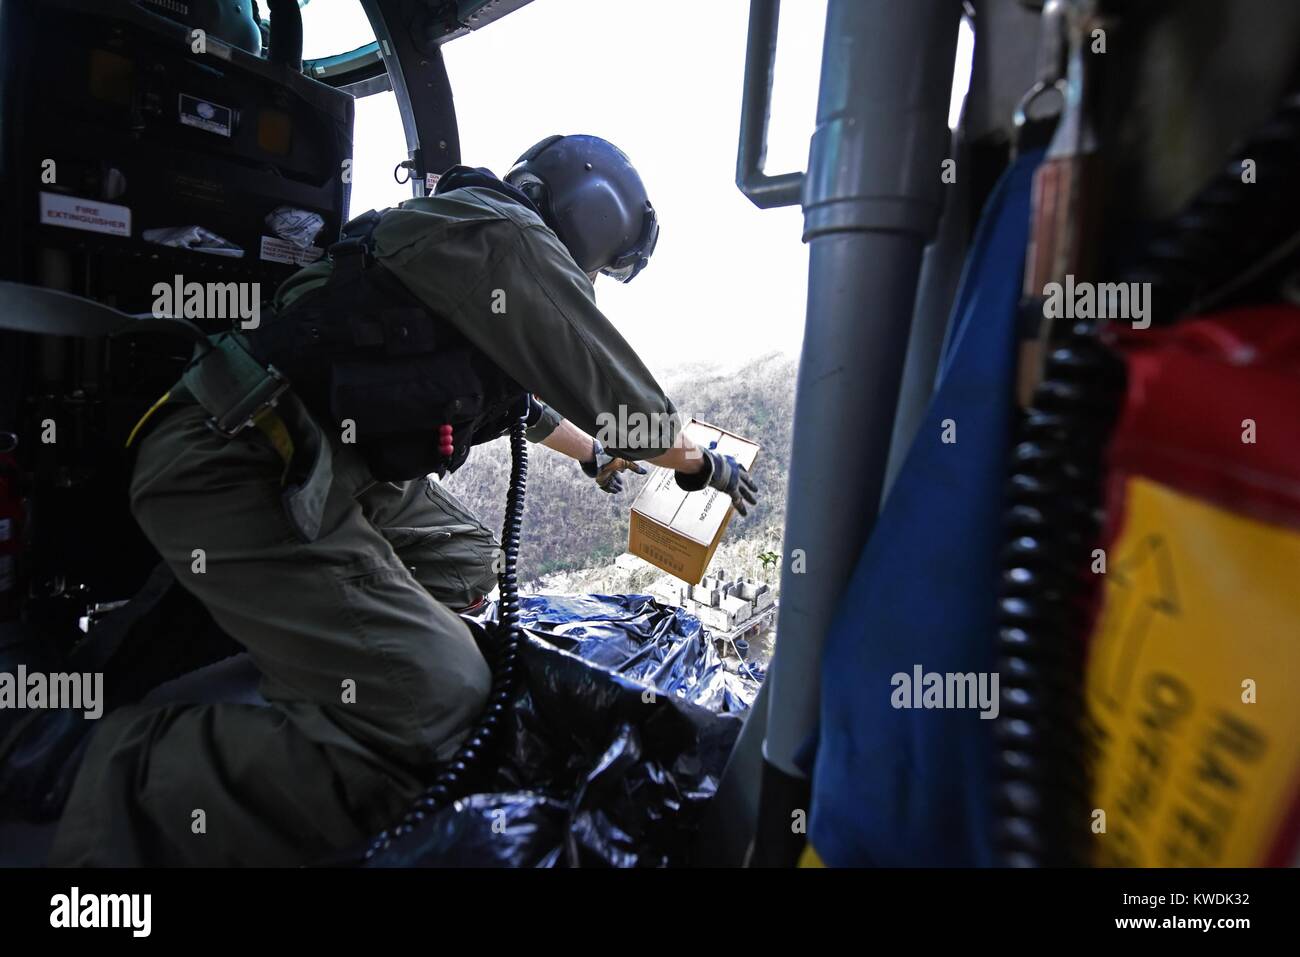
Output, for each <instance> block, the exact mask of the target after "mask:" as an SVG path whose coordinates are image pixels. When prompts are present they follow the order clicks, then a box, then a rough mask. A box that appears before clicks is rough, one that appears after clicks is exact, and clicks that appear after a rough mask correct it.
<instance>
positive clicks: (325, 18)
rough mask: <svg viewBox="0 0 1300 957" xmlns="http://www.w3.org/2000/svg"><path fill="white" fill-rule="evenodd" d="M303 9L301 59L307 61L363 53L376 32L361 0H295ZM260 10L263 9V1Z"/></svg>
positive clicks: (373, 41)
mask: <svg viewBox="0 0 1300 957" xmlns="http://www.w3.org/2000/svg"><path fill="white" fill-rule="evenodd" d="M298 6H299V7H301V8H302V58H303V59H304V60H307V61H311V60H323V59H326V58H332V57H340V56H345V55H346V54H349V53H356V54H358V55H365V54H366V53H367V52H369V49H368V48H372V47H374V46H375V31H374V30H373V29H372V28H371V26H370V20H369V18H368V17H367V16H366V12H365V10H364V9H362V6H361V0H298ZM262 9H263V10H265V9H266V5H265V3H263V4H262Z"/></svg>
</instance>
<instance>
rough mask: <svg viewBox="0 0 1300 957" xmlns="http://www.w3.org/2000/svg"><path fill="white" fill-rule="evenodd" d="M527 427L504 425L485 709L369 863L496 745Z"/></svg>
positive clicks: (453, 791)
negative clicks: (506, 449)
mask: <svg viewBox="0 0 1300 957" xmlns="http://www.w3.org/2000/svg"><path fill="white" fill-rule="evenodd" d="M526 428H527V426H526V423H525V421H524V419H523V418H522V417H521V418H519V419H518V420H516V421H515V422H514V423H512V425H511V426H510V487H509V489H508V490H507V492H506V514H505V520H504V522H503V524H502V528H501V549H502V552H503V555H504V558H503V562H502V566H501V571H500V572H499V573H498V574H497V585H498V587H499V588H500V592H501V598H500V601H499V602H498V604H497V623H496V627H495V628H488V629H487V638H488V640H487V642H486V644H487V647H484V648H482V651H483V653H484V656H485V657H486V658H487V659H488V664H489V665H491V667H492V690H491V691H490V692H489V693H488V703H487V707H486V708H485V709H484V711H483V714H482V716H481V717H480V718H479V720H478V723H477V724H476V725H475V726H474V729H473V730H472V731H470V733H469V735H468V736H467V737H466V738H465V741H464V743H463V744H461V746H460V748H459V749H457V751H456V753H455V754H454V755H453V756H452V758H451V760H450V761H448V762H447V763H446V764H445V765H444V766H443V767H442V769H441V770H440V771H439V772H438V774H437V776H436V777H435V778H434V781H433V783H432V784H431V785H430V786H429V787H428V788H427V789H426V790H425V792H424V793H423V794H421V795H420V796H419V797H418V798H416V799H415V801H414V802H413V803H412V804H411V806H410V808H409V809H408V810H407V811H406V813H405V814H404V815H402V819H401V820H400V821H399V822H398V823H397V824H396V825H394V826H393V827H391V828H388V829H387V830H385V831H381V832H380V833H379V834H378V835H377V836H376V837H375V838H374V839H373V840H372V841H371V842H370V846H369V847H368V848H367V849H366V853H365V858H366V860H370V859H371V858H372V857H374V856H375V855H376V854H378V853H379V852H380V851H383V850H385V849H386V848H388V847H389V846H390V845H391V844H392V843H393V841H396V840H399V839H400V838H402V837H404V836H405V835H407V834H410V833H411V832H412V831H414V830H415V828H416V827H417V826H418V825H419V824H420V822H421V821H423V820H425V818H427V817H430V816H431V815H433V814H436V813H437V812H438V811H440V810H442V809H443V808H445V807H446V806H447V805H448V804H450V803H451V802H452V801H454V800H456V799H457V798H459V797H463V796H464V795H465V794H467V793H469V789H470V787H472V785H473V780H472V778H473V772H474V771H476V770H478V769H479V767H480V765H481V764H482V761H483V759H484V757H485V756H486V755H488V754H489V753H490V752H491V751H492V749H493V747H494V746H495V745H496V743H497V740H498V738H499V737H500V735H501V728H502V726H503V725H504V724H505V722H506V717H507V713H508V712H509V710H510V706H511V702H512V700H513V697H514V686H515V677H516V672H517V666H518V662H519V647H520V642H521V641H522V629H521V628H520V625H519V577H518V571H517V567H516V566H517V564H518V560H519V540H520V535H521V533H522V531H523V527H524V491H525V488H526V486H527V484H528V442H527V440H526V439H525V437H524V432H525V429H526Z"/></svg>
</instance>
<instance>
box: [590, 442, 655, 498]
mask: <svg viewBox="0 0 1300 957" xmlns="http://www.w3.org/2000/svg"><path fill="white" fill-rule="evenodd" d="M580 464H581V465H582V471H583V472H585V473H586V474H587V475H589V476H591V477H592V478H594V479H595V480H596V484H597V485H599V486H600V487H601V489H603V490H604V491H606V492H608V493H610V494H611V495H617V494H618V493H619V492H621V491H623V476H621V475H620V474H619V473H620V472H623V471H631V472H635V473H636V474H637V475H645V467H644V466H641V465H638V464H637V463H635V462H633V461H632V460H631V459H620V458H615V457H614V456H612V455H610V454H609V453H608V452H606V451H605V447H604V446H603V445H601V444H600V443H599V442H597V441H596V440H595V439H592V442H591V461H590V462H582V463H580Z"/></svg>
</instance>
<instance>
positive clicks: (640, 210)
mask: <svg viewBox="0 0 1300 957" xmlns="http://www.w3.org/2000/svg"><path fill="white" fill-rule="evenodd" d="M505 181H506V182H507V183H509V184H510V185H511V186H514V187H516V188H517V189H519V190H521V191H522V192H523V193H524V195H526V196H527V197H528V198H529V199H531V200H532V201H533V203H534V204H535V205H536V206H537V208H538V209H539V210H540V211H541V213H542V218H543V219H544V220H545V221H546V225H548V226H550V227H551V229H552V230H554V232H555V234H556V235H557V236H559V237H560V242H562V243H564V245H565V246H566V247H567V248H568V250H569V253H570V254H571V255H572V256H573V259H574V261H575V262H576V263H577V264H578V267H579V268H580V269H581V270H582V271H583V272H587V273H593V272H602V273H604V274H605V275H607V276H610V277H612V278H614V279H617V280H618V281H619V282H631V281H632V278H633V277H634V276H636V274H637V273H639V272H640V271H641V270H642V269H644V268H645V265H646V263H647V262H649V261H650V254H651V253H653V252H654V248H655V243H657V242H658V240H659V221H658V218H657V217H656V216H655V210H654V207H653V206H652V205H651V204H650V200H649V199H648V198H647V197H646V191H645V185H644V184H643V183H642V182H641V177H640V176H638V175H637V171H636V170H635V169H633V167H632V163H631V161H630V160H629V159H628V158H627V156H626V155H624V153H623V151H622V150H620V149H619V148H618V147H617V146H615V145H614V144H613V143H610V142H609V141H608V140H603V139H601V138H600V137H599V136H548V137H547V138H546V139H544V140H542V141H541V142H540V143H538V144H537V145H535V146H534V147H533V148H532V149H530V150H528V151H527V152H526V153H524V155H523V156H521V157H519V159H518V161H516V163H515V165H514V166H513V167H512V168H511V170H510V172H509V173H507V174H506V176H505Z"/></svg>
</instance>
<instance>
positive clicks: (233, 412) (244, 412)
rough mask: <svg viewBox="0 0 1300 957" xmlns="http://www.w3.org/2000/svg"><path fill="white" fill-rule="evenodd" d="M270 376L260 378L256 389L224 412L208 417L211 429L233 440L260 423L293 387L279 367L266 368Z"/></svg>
mask: <svg viewBox="0 0 1300 957" xmlns="http://www.w3.org/2000/svg"><path fill="white" fill-rule="evenodd" d="M265 371H266V375H265V376H262V377H261V378H259V379H257V380H256V381H255V382H254V383H253V385H252V388H250V389H249V391H248V392H247V393H245V394H244V395H243V396H242V397H240V398H238V399H236V400H235V402H234V404H233V405H231V406H230V407H229V408H228V409H226V410H225V411H224V412H221V413H218V414H214V415H212V416H210V417H209V418H208V420H207V424H208V428H210V429H211V430H212V431H213V432H215V433H217V435H219V436H221V437H222V438H223V439H233V438H234V437H235V436H237V435H238V434H239V433H240V432H242V431H244V429H247V428H249V427H250V426H254V425H256V424H257V419H258V417H259V416H260V415H262V414H263V413H264V412H266V411H267V410H268V409H272V408H274V407H275V405H276V403H277V402H279V401H280V397H281V396H282V395H284V394H285V392H287V391H288V389H289V380H288V379H286V378H285V377H284V376H283V375H282V374H281V373H280V370H278V369H276V368H275V366H271V365H268V366H266V367H265Z"/></svg>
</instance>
